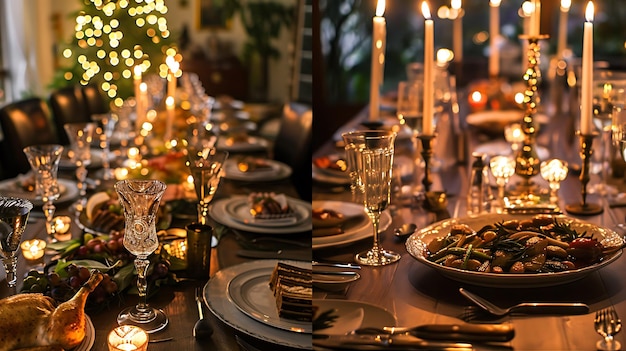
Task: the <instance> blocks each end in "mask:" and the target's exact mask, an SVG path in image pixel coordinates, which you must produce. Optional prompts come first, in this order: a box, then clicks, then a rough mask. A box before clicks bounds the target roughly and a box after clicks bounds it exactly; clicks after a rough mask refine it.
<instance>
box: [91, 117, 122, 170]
mask: <svg viewBox="0 0 626 351" xmlns="http://www.w3.org/2000/svg"><path fill="white" fill-rule="evenodd" d="M91 119H92V120H93V121H94V122H97V123H98V128H97V129H96V132H97V133H96V134H98V135H99V137H100V143H99V144H100V148H102V170H103V173H102V179H103V180H111V179H113V178H115V177H114V175H113V170H112V169H111V163H110V155H111V137H112V136H113V131H114V130H115V124H116V123H117V115H116V114H114V113H101V114H95V115H92V116H91Z"/></svg>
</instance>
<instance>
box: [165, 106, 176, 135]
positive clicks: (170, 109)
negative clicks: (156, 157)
mask: <svg viewBox="0 0 626 351" xmlns="http://www.w3.org/2000/svg"><path fill="white" fill-rule="evenodd" d="M174 107H175V106H174V97H173V96H168V97H167V98H165V108H166V111H167V120H166V122H165V141H166V142H167V141H170V140H171V139H172V124H173V123H174V113H175V110H174Z"/></svg>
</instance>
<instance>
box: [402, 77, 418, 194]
mask: <svg viewBox="0 0 626 351" xmlns="http://www.w3.org/2000/svg"><path fill="white" fill-rule="evenodd" d="M396 115H397V116H398V119H399V120H400V124H402V125H405V126H407V127H409V128H411V131H412V132H413V137H412V138H411V140H412V142H413V150H412V151H413V177H414V178H413V189H412V196H417V195H419V194H420V193H421V192H422V187H421V182H420V180H421V178H422V176H423V174H422V172H420V169H421V163H422V157H421V155H420V151H421V144H420V142H419V139H418V138H417V137H418V135H419V134H420V133H421V132H422V124H423V115H424V82H423V80H420V79H413V80H410V81H403V82H400V83H398V103H397V106H396Z"/></svg>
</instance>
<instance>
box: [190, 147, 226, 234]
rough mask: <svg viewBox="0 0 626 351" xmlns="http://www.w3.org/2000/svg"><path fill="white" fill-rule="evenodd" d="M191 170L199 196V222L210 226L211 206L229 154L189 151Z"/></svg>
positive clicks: (191, 148) (199, 150) (216, 151)
mask: <svg viewBox="0 0 626 351" xmlns="http://www.w3.org/2000/svg"><path fill="white" fill-rule="evenodd" d="M187 152H188V154H187V157H188V162H189V170H190V171H191V176H192V177H193V185H194V188H195V190H196V195H197V196H198V222H199V223H202V224H208V220H209V205H210V203H211V201H212V200H213V197H214V196H215V193H216V192H217V187H218V185H219V183H220V179H221V177H222V168H223V166H224V162H226V159H227V158H228V152H226V151H219V150H216V149H213V148H202V149H196V148H193V147H190V148H189V149H188V150H187Z"/></svg>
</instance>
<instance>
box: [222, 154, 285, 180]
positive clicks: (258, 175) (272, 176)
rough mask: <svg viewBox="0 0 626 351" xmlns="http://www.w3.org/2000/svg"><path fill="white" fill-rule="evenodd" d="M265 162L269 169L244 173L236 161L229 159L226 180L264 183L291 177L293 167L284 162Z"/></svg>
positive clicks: (226, 166) (226, 163)
mask: <svg viewBox="0 0 626 351" xmlns="http://www.w3.org/2000/svg"><path fill="white" fill-rule="evenodd" d="M263 162H264V163H266V164H267V167H263V168H257V169H254V170H250V171H246V172H242V171H240V170H239V167H238V165H237V164H238V161H237V160H236V159H228V160H226V162H225V163H224V172H225V174H224V178H226V179H233V180H242V181H253V182H254V181H257V182H264V181H273V180H279V179H285V178H287V177H289V176H290V175H291V167H289V166H288V165H286V164H284V163H282V162H278V161H274V160H263Z"/></svg>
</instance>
